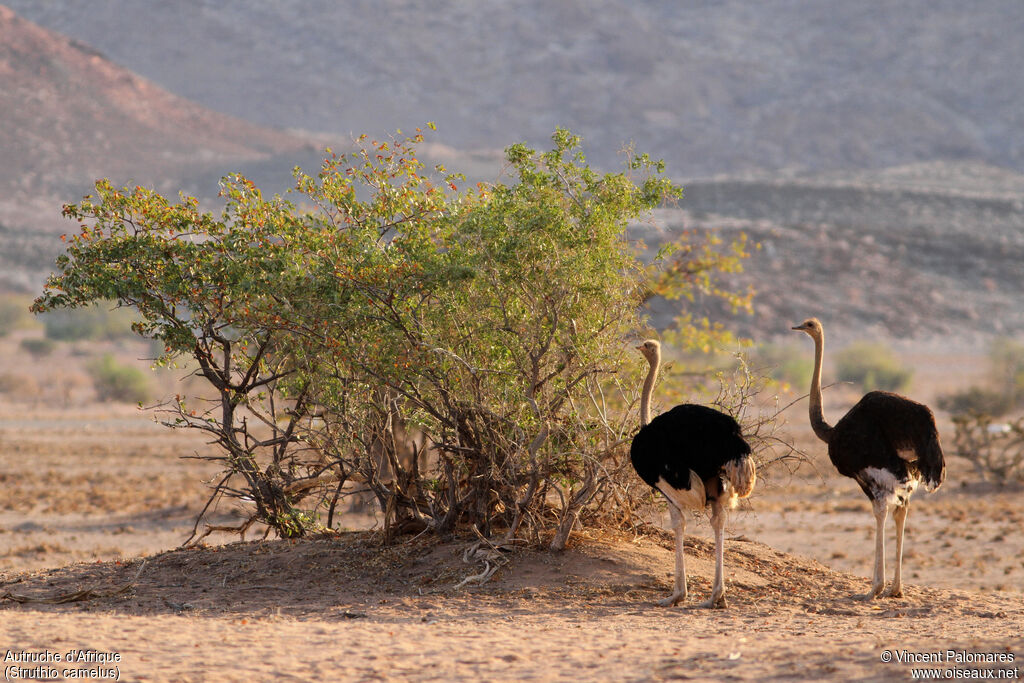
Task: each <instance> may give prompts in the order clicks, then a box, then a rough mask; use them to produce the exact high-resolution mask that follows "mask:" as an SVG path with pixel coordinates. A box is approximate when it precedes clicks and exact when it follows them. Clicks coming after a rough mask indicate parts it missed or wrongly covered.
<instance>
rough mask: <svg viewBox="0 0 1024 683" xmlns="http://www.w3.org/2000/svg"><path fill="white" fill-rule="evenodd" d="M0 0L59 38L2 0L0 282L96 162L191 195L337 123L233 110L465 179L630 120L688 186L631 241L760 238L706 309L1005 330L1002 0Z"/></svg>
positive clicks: (49, 237) (772, 326) (1008, 302)
mask: <svg viewBox="0 0 1024 683" xmlns="http://www.w3.org/2000/svg"><path fill="white" fill-rule="evenodd" d="M7 1H8V2H9V4H11V5H12V6H15V7H17V8H18V9H19V10H23V11H24V12H26V14H28V15H29V16H31V17H33V18H35V19H37V20H39V21H42V22H44V23H46V25H47V26H50V27H53V28H57V29H60V30H64V31H67V32H68V33H69V34H71V35H74V36H76V38H74V39H72V38H65V37H63V36H60V35H57V34H54V33H52V32H50V31H48V30H46V29H43V28H41V27H39V26H36V25H34V24H31V23H29V22H27V21H24V20H22V19H20V18H19V17H18V16H17V15H15V14H14V13H13V12H11V11H10V10H8V9H5V8H3V7H0V112H2V113H3V120H4V123H5V125H4V126H2V127H0V157H2V158H3V160H4V162H5V163H4V164H0V237H2V240H0V289H3V288H16V289H22V290H29V291H34V290H36V289H37V288H38V287H39V284H40V283H41V282H42V279H43V277H44V276H45V274H46V273H47V272H48V270H49V269H50V268H51V267H52V263H53V258H54V256H55V255H56V253H57V252H58V250H59V249H60V242H59V240H57V239H56V235H57V234H59V233H60V232H62V231H64V230H65V229H66V225H65V222H64V221H63V220H62V219H61V218H60V216H59V206H60V203H61V202H62V201H69V200H71V201H73V200H74V199H76V198H77V197H78V196H80V195H81V194H82V193H83V192H85V191H87V190H88V188H89V186H90V185H91V182H92V181H93V179H95V178H96V177H101V176H110V177H112V178H114V179H115V181H116V182H121V183H129V182H131V183H135V182H138V183H142V184H147V185H153V186H155V187H157V189H159V190H161V191H163V192H167V193H170V194H172V195H173V194H175V193H176V192H177V191H178V190H179V189H181V190H184V191H186V192H189V193H194V194H199V195H201V196H206V197H209V196H211V195H212V194H213V193H215V191H216V182H217V178H218V177H219V176H220V175H222V174H224V173H226V172H229V171H235V170H241V171H243V172H245V173H246V174H248V175H250V177H253V178H254V179H255V180H256V182H257V184H259V185H260V186H261V187H263V188H264V189H265V190H270V191H277V190H280V189H283V187H284V184H285V182H286V180H287V178H288V171H289V169H290V168H291V167H292V166H294V165H296V164H298V165H301V166H303V167H304V168H307V169H313V168H315V167H316V165H317V163H318V155H319V150H320V149H321V148H322V147H323V146H325V145H327V144H329V143H335V146H337V144H336V143H337V141H338V140H343V139H344V136H341V135H339V134H338V133H337V132H333V133H332V132H327V133H322V134H319V135H317V136H312V135H311V134H308V133H301V134H300V133H285V132H282V131H280V130H272V129H268V128H265V127H261V126H260V125H257V123H253V121H255V122H260V123H272V124H278V125H289V126H295V127H304V128H316V129H320V130H327V131H347V130H369V131H371V132H375V133H386V132H387V130H388V129H389V128H392V127H399V126H406V127H408V126H410V125H416V124H417V123H421V122H422V121H425V120H429V119H435V120H438V122H439V125H440V128H441V130H440V132H439V136H440V143H438V144H435V145H433V146H431V147H430V148H429V149H428V150H425V151H426V152H427V154H428V155H433V156H434V157H436V158H438V159H439V160H442V161H444V162H445V163H446V165H448V166H449V168H452V169H456V170H465V171H467V172H468V173H469V175H470V176H472V177H473V178H474V179H485V180H493V179H495V178H497V177H498V174H499V168H500V154H499V153H497V152H496V150H497V148H499V147H500V146H501V145H503V144H507V143H508V142H511V141H513V140H516V139H530V138H537V139H535V140H532V141H533V142H535V143H536V144H543V143H544V140H543V138H544V136H546V135H547V134H549V133H550V131H551V129H552V128H553V127H554V126H556V125H570V126H572V127H573V128H575V129H577V130H579V131H581V132H583V133H584V134H585V151H586V152H587V153H588V157H589V158H590V159H591V160H592V161H596V163H598V165H605V166H606V167H609V166H611V165H612V164H613V163H615V164H617V163H620V162H621V159H614V158H613V157H614V154H612V150H614V149H615V148H616V146H617V145H618V144H619V143H620V142H621V141H622V140H624V139H628V138H633V139H635V140H637V142H638V146H639V147H640V148H641V149H643V148H647V149H651V150H653V151H655V152H657V153H658V154H659V155H664V156H665V158H666V160H667V161H668V163H669V172H670V174H671V175H672V176H673V177H675V178H677V179H680V180H682V182H683V184H684V185H685V187H686V197H685V199H684V201H683V202H682V204H681V210H679V211H665V212H664V213H663V214H662V215H661V216H659V218H660V221H661V225H662V227H661V228H660V229H659V230H660V231H661V232H659V231H655V232H654V233H651V234H648V235H646V239H647V242H648V243H653V242H654V241H656V240H658V239H660V238H661V237H663V236H665V232H672V231H674V230H678V229H680V228H681V227H697V228H702V229H705V228H706V229H718V230H720V231H722V232H723V233H725V234H726V235H728V234H729V233H733V232H738V231H744V232H746V233H748V234H749V235H750V236H751V237H752V238H753V239H754V240H755V241H757V242H759V243H761V245H762V248H761V250H760V251H758V252H756V253H755V254H754V256H753V258H752V259H750V261H749V262H748V264H747V268H746V272H745V273H743V274H742V275H740V276H737V278H736V281H735V283H736V284H738V285H740V286H746V285H748V284H749V285H752V286H754V287H755V289H757V290H758V292H759V295H758V298H757V300H756V308H757V310H756V314H755V315H754V316H753V317H748V316H731V315H730V314H729V313H728V312H726V311H722V310H717V309H714V308H713V307H711V308H709V309H708V311H707V312H709V313H710V314H711V315H713V316H714V317H715V319H716V320H723V319H724V320H729V321H730V325H731V326H733V327H735V328H738V329H739V330H740V331H742V332H744V333H746V334H749V335H752V336H755V337H757V338H759V339H760V338H766V337H770V336H774V335H779V334H783V335H784V334H785V333H786V330H788V326H789V325H790V324H792V323H793V322H795V321H797V320H799V319H802V318H803V317H806V316H807V315H818V316H820V317H822V318H823V319H825V320H827V321H829V323H830V329H831V330H836V331H841V332H843V333H844V336H847V337H850V338H855V337H856V338H865V337H890V338H895V339H900V338H904V337H913V338H933V339H961V340H964V339H971V340H973V339H976V338H978V337H979V335H981V336H984V335H995V334H1022V333H1024V306H1021V305H1020V303H1019V293H1020V292H1021V291H1022V289H1024V268H1022V267H1021V263H1022V262H1024V175H1021V173H1019V172H1017V171H1014V170H1013V169H1012V168H1008V167H1013V166H1015V165H1016V166H1017V167H1018V168H1019V167H1021V165H1022V163H1021V145H1024V138H1021V137H1020V136H1019V135H1012V133H1013V131H1015V130H1019V129H1020V128H1021V126H1020V124H1021V123H1024V118H1022V116H1024V114H1022V113H1021V112H1024V106H1021V105H1024V94H1022V93H1024V87H1018V86H1020V85H1022V83H1021V80H1022V78H1024V75H1022V73H1021V72H1020V71H1019V69H1014V68H1013V66H1012V65H1013V64H1014V63H1017V64H1019V63H1021V60H1020V59H1018V58H1017V57H1019V56H1024V55H1022V54H1019V53H1021V51H1022V50H1024V47H1022V45H1024V43H1021V42H1020V41H1018V40H1015V39H1014V40H1010V38H1011V37H1012V36H1013V35H1015V34H1014V31H1017V30H1018V28H1019V29H1024V25H1022V21H1024V18H1022V17H1024V12H1020V11H1019V10H1017V9H1016V8H1018V7H1019V6H1018V5H1016V4H1012V3H1004V2H993V3H986V4H985V5H983V6H980V7H972V8H971V9H970V10H969V11H968V10H966V9H964V8H963V7H962V6H961V5H958V4H954V3H950V2H941V1H936V2H924V3H922V2H917V1H916V0H911V1H910V2H907V3H901V4H900V5H899V8H896V6H892V5H888V6H886V7H885V12H884V14H885V16H884V17H882V16H880V15H879V12H880V11H881V6H879V5H872V4H868V3H845V4H835V6H834V7H833V9H834V10H835V13H834V15H833V14H828V13H826V12H825V11H824V10H823V9H821V8H822V7H824V6H830V7H832V6H833V4H834V3H821V5H814V6H813V7H808V6H807V5H806V4H804V3H792V2H786V1H784V0H768V1H767V2H765V3H758V4H752V3H737V2H732V1H727V2H724V3H707V4H704V5H699V6H698V5H693V4H687V5H685V6H680V5H677V4H670V3H664V4H659V3H656V2H641V3H637V4H635V5H626V4H625V3H619V2H612V1H611V0H596V1H595V2H588V3H586V4H584V3H582V2H575V1H574V0H569V1H567V2H564V3H555V4H551V3H540V2H537V1H536V0H515V1H514V2H510V3H501V4H500V5H499V4H494V5H486V6H485V5H484V4H483V3H459V2H449V3H446V4H442V5H437V6H436V7H435V10H434V13H433V14H430V15H429V16H428V15H426V13H425V11H424V6H423V5H421V4H419V3H415V2H399V1H398V0H387V1H386V2H381V3H361V2H356V3H349V4H346V5H345V6H344V7H345V9H346V11H345V12H344V13H343V14H342V13H340V12H341V10H340V9H339V8H340V7H342V6H341V5H337V4H336V3H328V2H317V1H314V2H306V3H302V4H301V6H300V5H297V4H295V3H293V2H290V1H282V2H279V3H258V4H252V3H239V2H236V1H235V0H223V1H221V2H216V3H215V2H207V1H206V0H187V1H183V2H180V3H169V4H163V5H151V4H145V5H144V4H141V3H117V2H109V3H108V2H98V1H97V0H81V1H80V2H76V3H72V4H66V3H34V2H25V1H23V0H7ZM481 8H485V9H486V10H487V12H486V16H485V15H483V14H481V12H483V11H484V10H483V9H481ZM729 12H731V13H729ZM773 12H774V14H773ZM882 19H884V20H885V21H882ZM158 26H159V29H157V28H156V27H158ZM466 26H473V27H474V30H473V31H466V30H464V29H465V27H466ZM1018 33H1019V31H1018ZM876 34H877V35H876ZM78 40H88V41H89V43H90V44H91V45H92V46H87V45H85V44H83V43H80V42H77V41H78ZM93 46H99V48H100V49H102V51H103V53H105V54H110V55H111V56H112V57H113V58H115V59H116V60H117V61H118V62H120V63H122V64H127V65H131V66H132V67H133V68H137V69H139V70H140V71H142V72H143V73H145V74H147V75H148V76H149V77H151V78H154V79H157V80H158V81H159V82H160V83H161V84H163V85H164V86H167V87H169V88H172V89H174V90H175V91H177V92H179V93H186V94H188V95H190V96H192V97H195V98H197V99H200V100H202V101H203V102H205V103H206V104H207V105H210V106H214V107H218V108H220V109H221V110H223V111H229V112H234V113H236V114H238V115H240V116H243V117H245V119H247V120H243V119H242V118H233V117H231V116H225V115H222V114H216V113H213V112H212V111H209V110H207V109H204V108H203V107H202V106H200V105H199V104H196V103H193V102H190V101H188V100H186V99H183V98H182V97H179V96H177V95H172V94H170V93H169V92H167V91H166V90H163V89H162V88H161V87H160V86H157V85H156V84H155V83H154V82H153V81H150V80H147V79H146V78H142V77H140V76H138V75H136V74H134V73H133V72H131V71H128V70H126V69H124V68H122V67H119V66H117V65H115V64H114V63H112V62H111V61H109V60H107V59H106V58H105V57H104V56H103V54H101V53H100V52H98V51H97V49H95V47H93ZM982 48H984V49H982ZM1014 60H1016V61H1014ZM1018 100H1021V101H1018ZM879 103H882V104H879ZM883 104H884V106H882V105H883ZM445 141H448V142H457V143H458V144H460V145H463V147H452V146H450V145H449V146H445V145H444V144H441V143H443V142H445ZM915 159H924V161H918V162H914V160H915ZM908 162H909V163H908ZM887 164H895V165H887ZM874 166H882V168H873V167H874ZM763 168H768V169H775V170H767V171H766V170H758V169H763ZM821 169H830V170H821ZM719 170H725V171H728V172H727V173H723V174H718V175H715V174H714V173H715V172H716V171H719ZM702 305H703V304H702ZM656 313H657V315H656V321H657V322H659V323H664V322H665V321H667V320H668V319H670V317H671V314H672V313H673V311H672V310H671V309H670V308H669V307H667V306H662V307H660V308H659V309H658V310H657V312H656ZM846 330H849V333H847V332H846Z"/></svg>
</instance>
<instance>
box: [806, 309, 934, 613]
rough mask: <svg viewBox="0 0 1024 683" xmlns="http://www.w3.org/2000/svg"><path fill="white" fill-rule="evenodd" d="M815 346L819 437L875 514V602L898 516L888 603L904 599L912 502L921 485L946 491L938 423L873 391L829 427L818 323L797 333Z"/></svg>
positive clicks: (814, 416) (912, 405)
mask: <svg viewBox="0 0 1024 683" xmlns="http://www.w3.org/2000/svg"><path fill="white" fill-rule="evenodd" d="M793 329H794V330H800V331H801V332H806V333H807V334H808V335H809V336H810V337H811V339H813V340H814V374H813V375H812V377H811V394H810V416H811V428H812V429H813V430H814V433H815V435H817V437H818V438H819V439H821V440H822V441H824V442H825V443H826V444H828V457H829V459H830V460H831V461H832V464H833V465H835V467H836V469H837V470H839V473H840V474H842V475H844V476H847V477H851V478H853V479H854V480H856V482H857V483H858V484H860V487H861V489H863V491H864V493H865V494H866V495H867V497H868V498H870V499H871V505H872V507H873V508H874V513H875V524H876V526H875V571H874V578H873V580H872V582H871V590H870V591H869V592H868V593H867V594H866V595H863V596H860V597H862V598H863V599H865V600H871V599H873V598H875V597H877V596H879V595H881V594H882V589H883V588H884V587H885V520H886V517H888V516H889V510H890V509H892V510H893V515H892V516H893V519H894V520H895V522H896V573H895V575H894V577H893V581H892V586H891V587H890V589H889V591H888V592H887V593H886V594H885V595H886V596H887V597H893V598H898V597H902V596H903V580H902V569H903V529H904V525H905V523H906V521H907V508H908V506H909V505H910V496H911V495H912V494H913V493H914V491H915V490H917V487H918V486H919V485H920V484H922V483H923V484H924V485H925V488H926V489H927V490H929V491H934V490H935V489H937V488H939V486H941V485H942V480H943V479H945V477H946V463H945V460H944V458H943V456H942V447H941V446H940V445H939V433H938V431H937V430H936V428H935V418H934V416H933V415H932V411H931V410H929V409H928V406H925V405H922V404H920V403H917V402H916V401H911V400H910V399H908V398H904V397H903V396H899V395H897V394H892V393H889V392H887V391H871V392H868V393H867V394H865V395H864V397H863V398H862V399H861V400H860V401H858V402H857V405H855V406H854V407H853V408H851V409H850V411H849V412H848V413H846V415H845V416H843V418H842V419H841V420H839V422H837V423H836V425H835V426H834V427H833V426H832V425H830V424H828V423H827V422H825V417H824V415H823V413H822V410H821V359H822V355H823V354H824V346H825V332H824V330H823V329H822V326H821V322H819V321H818V319H817V318H809V319H807V320H805V321H804V322H803V323H801V324H800V325H797V326H796V327H794V328H793Z"/></svg>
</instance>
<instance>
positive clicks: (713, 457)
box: [629, 339, 757, 607]
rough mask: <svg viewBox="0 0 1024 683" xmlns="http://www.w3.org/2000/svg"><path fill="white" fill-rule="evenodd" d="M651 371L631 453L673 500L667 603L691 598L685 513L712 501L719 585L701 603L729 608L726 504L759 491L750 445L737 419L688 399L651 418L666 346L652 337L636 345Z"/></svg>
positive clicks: (644, 475)
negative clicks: (672, 549)
mask: <svg viewBox="0 0 1024 683" xmlns="http://www.w3.org/2000/svg"><path fill="white" fill-rule="evenodd" d="M636 348H637V349H639V350H640V352H641V353H643V355H644V357H645V358H646V359H647V362H649V363H650V364H651V369H650V371H649V372H648V373H647V379H646V380H645V381H644V389H643V394H642V395H641V397H640V431H639V432H637V435H636V436H635V437H633V444H632V446H631V447H630V450H629V455H630V458H631V460H632V461H633V467H634V468H635V469H636V472H637V474H639V475H640V478H641V479H643V480H644V481H645V482H647V483H648V484H649V485H651V486H653V487H654V488H656V489H657V490H659V491H661V492H662V493H663V494H664V495H665V498H667V499H668V510H669V514H670V515H671V517H672V530H673V531H674V532H675V537H676V538H675V540H676V574H675V590H673V592H672V595H670V596H669V597H668V598H666V599H665V600H662V601H661V602H660V604H661V605H663V606H666V607H667V606H670V605H675V604H676V603H678V602H681V601H683V600H686V594H687V592H686V560H685V558H684V557H683V540H684V533H683V532H684V530H685V527H686V520H685V517H684V511H685V510H686V509H687V508H689V509H691V510H703V509H704V507H705V506H706V505H708V504H709V503H710V505H711V526H712V528H713V529H714V531H715V583H714V586H713V587H712V589H711V598H710V599H709V600H708V601H707V602H704V603H701V605H700V606H701V607H725V606H726V601H725V580H724V577H723V568H722V565H723V553H724V547H723V544H724V538H723V533H724V528H725V514H724V508H725V506H728V507H730V508H731V507H734V506H735V505H736V499H737V498H746V497H747V496H749V495H750V493H751V491H753V490H754V482H755V480H756V479H757V474H756V471H755V468H754V460H753V458H751V457H750V446H749V445H748V444H747V442H746V441H744V440H743V434H742V433H741V432H740V426H739V424H737V423H736V420H734V419H733V418H732V417H730V416H728V415H725V414H724V413H720V412H718V411H717V410H713V409H711V408H707V407H705V406H698V405H693V404H690V403H684V404H682V405H678V406H676V407H675V408H673V409H672V410H670V411H668V412H666V413H662V414H661V415H658V416H657V417H656V418H654V420H651V393H652V392H653V390H654V382H655V380H656V379H657V377H658V366H659V365H660V363H661V345H660V344H659V343H658V342H657V341H654V340H653V339H650V340H647V341H645V342H644V343H643V344H642V345H640V346H638V347H636Z"/></svg>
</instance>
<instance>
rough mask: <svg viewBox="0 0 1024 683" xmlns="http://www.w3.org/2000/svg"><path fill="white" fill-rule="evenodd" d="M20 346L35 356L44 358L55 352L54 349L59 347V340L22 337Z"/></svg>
mask: <svg viewBox="0 0 1024 683" xmlns="http://www.w3.org/2000/svg"><path fill="white" fill-rule="evenodd" d="M19 346H20V347H21V348H22V350H24V351H27V352H28V353H29V354H31V355H32V357H33V358H42V357H43V356H49V355H50V354H51V353H53V350H54V349H55V348H57V342H55V341H53V340H52V339H46V338H41V337H30V338H28V339H22V340H21V343H20V344H19Z"/></svg>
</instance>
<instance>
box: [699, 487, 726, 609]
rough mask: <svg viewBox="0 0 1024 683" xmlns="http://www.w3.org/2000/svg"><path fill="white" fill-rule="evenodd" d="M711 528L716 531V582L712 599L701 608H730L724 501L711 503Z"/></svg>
mask: <svg viewBox="0 0 1024 683" xmlns="http://www.w3.org/2000/svg"><path fill="white" fill-rule="evenodd" d="M711 527H712V528H713V529H714V530H715V582H714V584H713V585H712V586H711V598H710V599H709V600H707V601H705V602H702V603H701V604H700V606H701V607H728V603H727V602H726V601H725V511H724V510H723V509H722V501H721V500H720V499H717V498H716V499H715V500H713V501H711Z"/></svg>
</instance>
